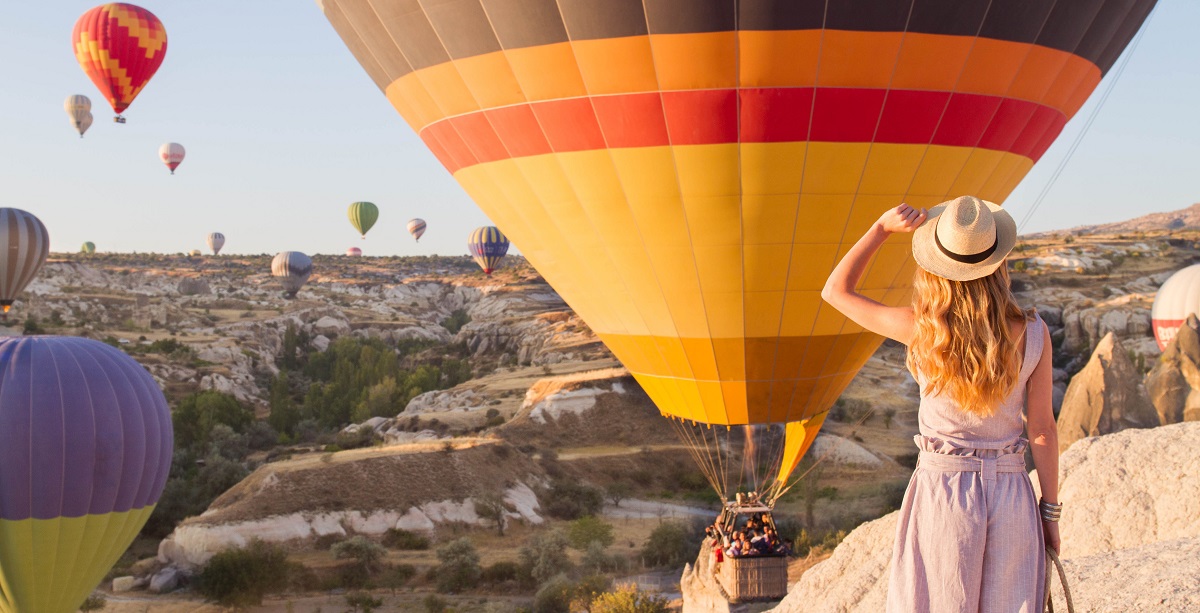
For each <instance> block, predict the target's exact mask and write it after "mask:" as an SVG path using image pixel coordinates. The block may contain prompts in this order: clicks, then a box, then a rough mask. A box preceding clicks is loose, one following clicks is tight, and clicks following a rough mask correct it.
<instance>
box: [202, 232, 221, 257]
mask: <svg viewBox="0 0 1200 613" xmlns="http://www.w3.org/2000/svg"><path fill="white" fill-rule="evenodd" d="M206 240H207V242H208V248H209V249H211V250H212V252H213V255H217V254H219V253H221V247H224V246H225V235H224V234H221V233H220V232H213V233H212V234H209V235H208V238H207V239H206Z"/></svg>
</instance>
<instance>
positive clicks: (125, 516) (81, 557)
mask: <svg viewBox="0 0 1200 613" xmlns="http://www.w3.org/2000/svg"><path fill="white" fill-rule="evenodd" d="M172 451H173V437H172V433H171V412H170V409H168V408H167V402H166V399H165V398H163V394H162V392H161V391H159V388H158V385H157V384H156V383H155V382H154V378H153V377H151V376H150V373H148V372H146V369H145V368H142V366H141V365H140V364H138V363H137V362H136V361H134V360H133V358H130V357H129V356H127V355H125V354H124V353H122V352H121V351H120V350H118V349H115V348H113V347H110V346H109V345H106V344H104V343H101V342H99V341H94V340H90V339H86V338H78V337H56V336H34V337H11V338H3V339H0V613H25V612H27V611H30V612H31V611H37V612H38V613H72V612H74V611H77V610H78V609H79V606H80V604H82V603H83V600H84V599H85V598H87V596H88V594H90V593H91V591H92V590H93V589H95V587H96V585H97V584H98V583H100V581H101V580H102V579H103V578H104V575H105V574H106V573H108V571H109V569H110V568H111V567H112V565H113V564H114V563H115V562H116V561H117V559H119V558H120V557H121V554H123V553H124V552H125V550H126V548H128V547H129V544H130V543H131V542H133V538H134V537H135V536H137V533H138V531H139V530H141V528H142V525H144V524H145V523H146V520H147V519H148V518H149V517H150V514H151V512H153V511H154V506H155V504H156V503H157V502H158V498H159V495H160V494H161V493H162V490H163V485H164V484H165V483H166V481H167V474H168V472H169V471H170V468H171V454H172Z"/></svg>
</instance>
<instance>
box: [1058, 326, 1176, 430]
mask: <svg viewBox="0 0 1200 613" xmlns="http://www.w3.org/2000/svg"><path fill="white" fill-rule="evenodd" d="M1158 423H1159V422H1158V415H1157V414H1156V413H1155V412H1154V406H1153V405H1151V404H1150V399H1149V398H1148V397H1147V396H1146V392H1145V390H1143V389H1142V385H1141V376H1140V374H1139V373H1138V371H1137V369H1136V368H1135V367H1134V365H1133V363H1131V362H1130V361H1129V356H1128V355H1126V353H1125V349H1124V348H1123V347H1122V346H1121V343H1120V341H1118V340H1117V339H1116V337H1115V336H1114V335H1113V334H1112V333H1111V332H1110V333H1108V334H1106V335H1105V336H1104V338H1103V339H1101V341H1100V344H1098V345H1097V346H1096V350H1095V351H1094V352H1093V353H1092V358H1091V360H1089V361H1088V363H1087V366H1084V367H1083V370H1081V371H1079V372H1078V373H1076V374H1075V376H1074V377H1073V378H1072V379H1071V384H1070V385H1069V386H1068V387H1067V393H1066V396H1065V397H1064V398H1063V404H1062V409H1061V410H1060V411H1059V414H1058V447H1059V450H1060V451H1065V450H1066V449H1067V448H1068V447H1070V446H1071V444H1072V443H1074V442H1075V441H1077V440H1079V439H1081V438H1084V437H1088V436H1098V435H1100V434H1109V433H1112V432H1119V431H1121V430H1124V429H1126V428H1152V427H1154V426H1157V425H1158Z"/></svg>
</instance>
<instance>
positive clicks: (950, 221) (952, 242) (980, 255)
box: [912, 196, 1017, 281]
mask: <svg viewBox="0 0 1200 613" xmlns="http://www.w3.org/2000/svg"><path fill="white" fill-rule="evenodd" d="M1016 243H1017V224H1016V222H1014V221H1013V218H1012V216H1011V215H1009V214H1008V212H1007V211H1005V210H1004V209H1003V208H1001V206H1000V205H998V204H993V203H991V202H987V201H984V200H980V199H979V198H976V197H974V196H959V197H958V198H955V199H954V200H951V201H949V202H943V203H942V204H939V205H937V206H935V207H933V208H931V209H929V217H928V218H927V219H926V220H925V223H923V224H921V227H919V228H917V230H916V232H914V233H913V239H912V250H913V258H914V259H916V260H917V265H918V266H920V267H921V268H924V269H925V270H926V271H928V272H930V273H933V274H935V275H937V276H939V277H943V278H946V279H950V280H951V281H970V280H972V279H979V278H982V277H986V276H988V275H990V274H992V273H993V272H995V271H996V269H997V268H999V267H1000V265H1001V264H1003V263H1004V258H1006V257H1008V253H1009V252H1010V251H1012V248H1013V245H1015V244H1016Z"/></svg>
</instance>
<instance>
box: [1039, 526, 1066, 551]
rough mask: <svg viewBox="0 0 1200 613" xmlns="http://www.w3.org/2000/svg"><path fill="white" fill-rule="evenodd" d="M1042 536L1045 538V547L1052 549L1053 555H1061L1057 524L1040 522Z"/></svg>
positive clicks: (1060, 540)
mask: <svg viewBox="0 0 1200 613" xmlns="http://www.w3.org/2000/svg"><path fill="white" fill-rule="evenodd" d="M1042 534H1043V535H1044V536H1045V537H1046V547H1047V548H1049V549H1053V550H1054V553H1061V552H1062V549H1061V548H1060V547H1061V546H1062V539H1060V538H1059V536H1058V522H1056V521H1044V522H1042Z"/></svg>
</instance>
